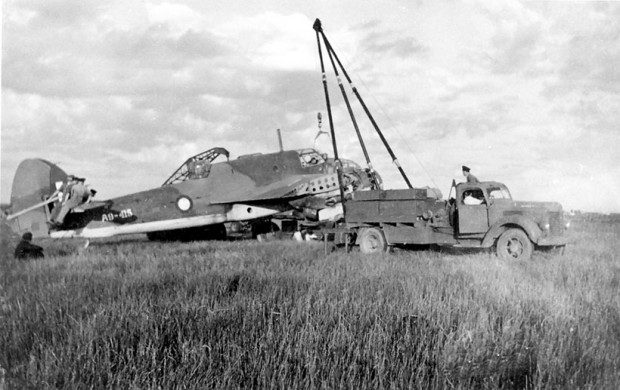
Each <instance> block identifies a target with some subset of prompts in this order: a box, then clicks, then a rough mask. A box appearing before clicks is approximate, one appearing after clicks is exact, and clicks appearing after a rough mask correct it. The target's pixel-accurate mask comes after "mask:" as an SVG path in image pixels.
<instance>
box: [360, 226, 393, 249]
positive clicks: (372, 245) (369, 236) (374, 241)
mask: <svg viewBox="0 0 620 390" xmlns="http://www.w3.org/2000/svg"><path fill="white" fill-rule="evenodd" d="M358 240H359V244H360V251H361V252H362V253H377V252H385V251H386V250H387V242H386V241H385V236H384V235H383V232H382V231H381V230H380V229H378V228H364V229H362V230H361V232H360V235H359V239H358Z"/></svg>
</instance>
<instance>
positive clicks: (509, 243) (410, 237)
mask: <svg viewBox="0 0 620 390" xmlns="http://www.w3.org/2000/svg"><path fill="white" fill-rule="evenodd" d="M313 29H314V30H315V31H316V38H317V45H318V51H319V58H320V63H321V72H322V80H323V89H324V92H325V101H326V106H327V112H328V115H329V119H330V121H329V122H330V132H331V138H332V146H333V149H334V158H335V160H336V162H337V161H338V149H337V143H336V134H335V131H334V127H333V120H332V111H331V104H330V98H329V93H328V84H327V81H326V75H325V65H324V60H323V52H322V50H323V49H322V47H323V46H324V47H325V50H326V51H327V54H328V58H329V59H330V62H331V64H332V66H333V69H334V73H335V75H336V77H337V79H338V85H339V88H340V90H341V92H342V95H343V99H344V102H345V103H346V106H347V109H348V111H349V114H350V116H351V120H352V123H353V126H354V128H355V130H356V133H357V137H358V139H359V142H360V146H361V148H362V151H363V153H364V156H365V158H366V162H367V164H368V171H369V175H370V176H371V177H372V176H373V174H374V170H373V167H372V164H371V162H370V158H369V155H368V151H367V149H366V147H365V145H364V140H363V139H362V136H361V133H360V131H359V127H358V125H357V121H356V119H355V116H354V113H353V110H352V109H351V106H350V103H349V99H348V97H347V94H346V92H345V89H344V86H343V82H342V79H341V77H340V72H339V69H340V71H341V72H342V75H343V76H344V77H345V78H346V80H347V81H348V83H349V85H350V87H351V89H352V91H353V93H354V95H355V96H356V97H357V100H358V101H359V102H360V104H361V106H362V108H363V109H364V112H365V113H366V115H367V116H368V118H369V119H370V122H371V123H372V125H373V127H374V129H375V131H376V132H377V134H378V135H379V138H380V139H381V141H382V142H383V144H384V146H385V148H386V150H387V152H388V153H389V154H390V156H391V157H392V161H393V163H394V164H395V165H396V167H397V168H398V170H399V171H400V173H401V175H402V176H403V179H404V180H405V182H406V184H407V186H408V187H409V188H408V189H402V190H400V189H399V190H384V189H382V188H381V186H377V187H376V188H371V189H370V190H366V191H354V192H352V193H350V194H347V196H345V193H344V191H343V188H344V186H346V182H344V181H343V180H342V175H341V172H340V169H339V171H338V179H339V187H340V195H341V198H342V199H343V200H342V211H343V221H342V222H341V223H340V225H338V226H337V227H332V228H330V229H323V230H322V232H321V233H322V234H323V237H324V239H325V242H326V248H327V242H328V240H333V241H334V242H335V243H336V244H345V245H346V246H347V248H348V246H349V244H354V245H359V247H360V250H361V252H362V253H375V252H381V251H386V250H388V249H389V248H391V247H392V246H395V245H434V246H450V247H457V248H492V247H495V250H496V252H497V255H498V256H499V257H500V258H503V259H506V260H523V259H529V258H530V257H531V255H532V252H533V250H534V249H544V248H560V249H561V251H563V250H564V247H565V245H566V238H565V236H564V230H565V227H567V226H565V224H564V216H563V211H562V206H561V205H560V204H559V203H556V202H522V201H515V200H513V199H512V195H511V194H510V191H509V190H508V187H506V185H504V184H503V183H499V182H496V181H483V182H478V181H477V180H472V181H469V180H468V182H465V183H459V184H457V183H456V182H454V181H453V182H452V187H451V189H450V193H449V196H448V200H443V199H441V196H440V195H439V191H438V190H434V189H431V188H413V186H412V185H411V182H410V181H409V179H408V178H407V175H406V174H405V172H404V170H403V168H402V166H401V165H400V164H399V162H398V159H397V158H396V156H395V155H394V152H393V151H392V149H391V147H390V146H389V144H388V142H387V140H386V138H385V137H384V136H383V133H382V132H381V130H380V128H379V126H378V125H377V123H376V121H375V120H374V118H373V116H372V114H371V113H370V111H369V110H368V107H367V106H366V104H365V103H364V100H363V99H362V97H361V96H360V94H359V92H358V90H357V88H356V87H355V86H354V85H353V83H352V81H351V78H350V77H349V75H348V73H347V71H346V69H345V68H344V66H343V65H342V63H341V61H340V59H339V58H338V55H337V54H336V52H335V50H334V48H333V46H332V45H331V44H330V42H329V40H328V39H327V37H326V35H325V33H324V31H323V28H322V25H321V21H320V20H319V19H317V20H316V21H315V22H314V25H313ZM321 38H322V41H323V45H322V44H321ZM349 197H350V199H348V198H349Z"/></svg>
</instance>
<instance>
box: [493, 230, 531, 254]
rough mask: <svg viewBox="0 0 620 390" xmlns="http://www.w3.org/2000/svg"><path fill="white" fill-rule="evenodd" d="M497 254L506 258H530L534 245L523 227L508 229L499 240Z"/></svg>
mask: <svg viewBox="0 0 620 390" xmlns="http://www.w3.org/2000/svg"><path fill="white" fill-rule="evenodd" d="M496 250H497V256H499V257H500V258H501V259H504V260H529V258H530V257H531V256H532V251H533V250H534V245H533V244H532V241H530V239H529V237H528V236H527V234H525V232H524V231H523V230H521V229H508V230H506V231H505V232H504V233H502V235H501V236H500V237H499V240H497V248H496Z"/></svg>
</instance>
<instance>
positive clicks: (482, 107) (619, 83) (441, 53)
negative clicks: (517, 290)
mask: <svg viewBox="0 0 620 390" xmlns="http://www.w3.org/2000/svg"><path fill="white" fill-rule="evenodd" d="M2 5H3V9H2V13H3V15H2V16H3V17H2V136H1V141H2V144H1V152H2V155H1V163H2V165H1V168H2V169H1V174H2V178H1V200H2V202H3V203H7V202H9V199H10V188H11V182H12V180H13V174H14V172H15V169H16V167H17V165H18V164H19V162H20V161H21V160H22V159H24V158H32V157H41V158H45V159H47V160H49V161H52V162H56V163H58V164H59V165H60V166H61V167H62V168H63V169H65V171H67V172H68V173H74V174H78V175H81V176H85V177H87V179H88V182H90V183H91V184H92V185H93V186H94V188H96V189H97V190H98V191H99V193H98V194H97V197H98V198H100V199H105V198H109V197H114V196H118V195H122V194H126V193H130V192H135V191H140V190H145V189H148V188H152V187H155V186H159V185H161V183H162V182H163V181H164V180H165V179H166V178H167V177H168V176H169V175H170V174H171V173H172V172H173V171H174V170H175V169H176V168H177V167H178V166H179V165H180V164H181V163H182V162H183V161H184V159H185V158H187V157H189V156H190V155H193V154H196V153H198V152H201V151H203V150H206V149H209V148H212V147H216V146H221V147H225V148H227V149H228V150H229V151H230V152H231V154H232V156H233V157H235V158H236V157H237V156H238V155H241V154H246V153H254V152H275V151H277V150H278V141H277V138H276V129H277V128H280V129H281V130H282V135H283V141H284V147H285V148H287V149H293V148H305V147H313V146H314V145H315V144H314V137H315V135H316V133H317V119H316V117H317V112H322V113H323V116H324V118H325V121H324V122H325V123H324V125H323V127H324V128H325V129H326V128H328V124H327V121H326V118H327V115H326V108H325V99H324V95H323V86H322V82H321V74H320V67H319V60H318V54H317V48H316V36H315V33H314V31H313V30H312V24H313V22H314V20H315V18H317V17H318V18H320V19H321V20H322V22H323V27H324V30H325V33H326V34H327V37H328V38H329V39H330V42H331V43H332V45H333V46H334V48H335V49H336V51H337V53H338V54H339V56H340V57H341V59H342V60H343V62H344V64H345V66H346V67H347V70H348V71H349V73H350V74H351V76H352V78H353V80H354V82H355V84H356V86H357V87H358V89H359V91H360V92H361V94H362V96H363V97H364V99H365V101H366V103H367V104H368V106H369V107H370V110H371V111H372V112H373V114H374V115H375V117H376V120H377V122H378V123H379V125H380V126H381V127H382V129H383V131H384V133H385V135H386V137H387V138H388V140H389V141H390V143H391V146H392V148H393V149H394V151H395V153H396V154H397V156H398V158H399V161H400V162H401V164H402V165H403V167H404V169H405V171H406V172H407V173H408V175H409V176H410V180H411V181H412V182H413V183H414V186H416V187H423V186H427V185H429V186H433V187H435V186H436V187H439V188H440V189H441V190H442V191H443V192H444V196H445V195H447V192H448V190H449V188H450V183H451V181H452V179H453V178H454V179H457V181H458V180H462V179H463V177H462V176H461V172H460V167H461V165H463V164H465V165H468V166H470V167H471V168H472V172H473V173H474V174H475V175H476V176H478V177H479V178H480V179H482V180H497V181H501V182H504V183H506V184H507V185H508V186H509V188H510V189H511V191H512V193H513V196H514V197H515V198H518V199H523V200H543V201H544V200H556V201H559V202H561V203H562V204H563V206H564V208H565V209H568V210H570V209H579V210H582V211H596V212H620V196H619V195H620V157H619V154H618V152H617V151H618V150H620V110H619V109H618V107H620V65H619V64H620V44H618V42H620V23H619V22H618V21H619V20H620V2H590V1H583V2H569V1H525V2H519V1H410V0H382V1H380V2H379V1H360V0H345V1H338V2H335V1H333V0H313V1H312V2H310V1H288V0H254V1H235V0H230V1H226V2H223V1H210V0H209V1H204V0H179V1H175V0H169V1H156V0H153V1H130V0H117V1H115V0H112V1H100V0H75V1H68V0H19V1H16V0H6V1H3V2H2ZM328 76H329V77H330V83H331V84H330V93H331V99H332V102H333V104H334V124H335V128H336V132H337V139H338V142H339V145H340V148H341V150H340V152H341V155H343V156H344V157H348V158H350V159H353V160H356V161H358V162H360V163H361V162H363V161H364V160H363V155H362V153H361V151H360V148H359V146H358V144H357V142H356V137H355V134H354V130H353V127H352V125H351V121H350V119H349V117H348V114H347V112H346V109H345V108H344V103H343V101H342V98H341V97H340V93H339V90H338V88H337V87H336V85H335V84H333V83H332V81H333V73H332V72H331V71H330V72H328ZM359 114H360V115H358V120H359V122H360V126H361V127H362V132H363V134H364V135H365V138H366V139H367V141H368V143H369V145H370V146H369V149H370V153H371V158H372V160H373V163H374V166H375V168H377V170H378V171H379V172H380V173H381V174H382V176H383V178H384V181H385V183H386V186H387V187H390V188H403V187H404V182H403V181H402V179H401V178H400V176H399V174H398V171H397V170H396V168H395V167H394V165H393V164H392V163H391V160H390V158H389V156H388V155H387V153H385V151H384V149H383V147H382V145H381V143H380V141H379V140H378V137H377V136H376V135H375V134H374V132H373V130H372V127H371V126H370V125H369V123H368V121H367V120H365V118H364V117H363V116H362V115H361V113H359ZM316 146H317V148H319V149H321V150H323V151H326V152H329V153H330V155H331V154H332V152H331V150H330V143H329V139H327V138H326V137H320V138H319V140H318V141H317V143H316Z"/></svg>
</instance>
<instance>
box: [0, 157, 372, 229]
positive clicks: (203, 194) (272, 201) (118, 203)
mask: <svg viewBox="0 0 620 390" xmlns="http://www.w3.org/2000/svg"><path fill="white" fill-rule="evenodd" d="M218 157H219V159H218ZM224 158H225V160H224ZM216 159H218V160H219V161H217V162H216V161H214V160H216ZM221 160H224V161H221ZM341 163H342V165H343V186H344V187H345V189H346V192H352V191H354V190H360V189H367V188H368V189H370V188H371V187H375V186H376V185H377V179H378V176H376V173H375V172H372V173H371V172H370V171H369V170H368V169H363V168H361V167H360V166H359V165H358V164H356V163H354V162H352V161H349V160H344V159H342V160H341ZM67 177H68V175H67V174H66V173H65V172H64V171H63V170H62V169H61V168H60V167H58V166H57V165H55V164H53V163H50V162H48V161H46V160H43V159H27V160H24V161H22V163H21V164H20V165H19V167H18V168H17V171H16V173H15V179H14V181H13V188H12V194H11V212H12V214H11V215H9V216H8V219H9V220H10V222H11V223H12V228H13V230H14V231H15V232H16V233H18V234H21V233H23V232H26V231H30V232H32V233H33V235H34V236H35V237H48V236H49V237H52V238H70V237H84V238H95V237H111V236H115V235H121V234H133V233H147V234H150V235H151V236H155V237H156V236H157V235H158V234H165V233H189V232H190V230H191V231H192V232H193V233H196V229H198V230H199V232H203V233H204V234H210V235H213V236H215V237H216V238H220V237H223V236H225V232H226V230H225V227H224V225H223V224H224V223H225V222H232V221H252V220H257V219H261V218H265V217H269V216H272V215H275V214H279V213H282V212H297V213H299V214H300V215H301V214H303V215H304V216H305V217H306V218H307V217H310V218H311V219H314V220H316V221H321V220H326V219H332V218H337V217H338V216H340V215H341V213H342V211H341V210H342V206H341V204H340V192H339V184H338V174H337V170H336V162H335V161H334V160H333V159H331V158H328V157H327V155H326V154H321V153H319V152H317V151H316V150H314V149H302V150H289V151H284V150H283V151H280V152H276V153H269V154H261V153H256V154H251V155H246V156H240V157H239V158H237V159H232V160H231V159H229V152H228V151H227V150H226V149H224V148H213V149H209V150H207V151H205V152H202V153H199V154H197V155H195V156H192V157H190V158H188V159H187V160H186V161H185V162H184V163H183V164H182V165H181V166H180V167H179V168H178V169H177V170H176V171H175V172H174V173H173V174H172V175H171V176H170V177H169V178H168V179H167V180H166V181H165V182H164V184H163V185H162V186H161V187H157V188H153V189H149V190H146V191H142V192H137V193H133V194H129V195H125V196H121V197H118V198H113V199H109V200H104V201H98V200H97V201H95V200H89V201H87V202H86V203H84V204H81V205H79V206H78V207H75V208H74V209H72V210H71V212H70V213H69V214H68V215H67V217H66V218H65V221H64V223H63V225H62V226H56V227H52V228H50V221H51V216H52V215H53V213H54V208H55V207H61V201H62V198H63V194H62V193H60V192H59V189H60V190H62V188H63V184H62V183H64V182H66V180H67Z"/></svg>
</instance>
